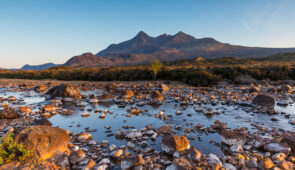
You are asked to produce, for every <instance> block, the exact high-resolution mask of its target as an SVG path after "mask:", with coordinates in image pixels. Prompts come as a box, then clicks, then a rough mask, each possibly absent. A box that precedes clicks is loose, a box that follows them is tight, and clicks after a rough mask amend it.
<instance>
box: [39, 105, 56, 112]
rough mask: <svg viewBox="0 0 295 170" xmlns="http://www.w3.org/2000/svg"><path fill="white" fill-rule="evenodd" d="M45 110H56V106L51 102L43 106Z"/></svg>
mask: <svg viewBox="0 0 295 170" xmlns="http://www.w3.org/2000/svg"><path fill="white" fill-rule="evenodd" d="M42 110H43V112H54V111H56V107H55V106H53V105H51V104H47V105H45V106H44V107H43V108H42Z"/></svg>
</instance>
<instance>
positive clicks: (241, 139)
mask: <svg viewBox="0 0 295 170" xmlns="http://www.w3.org/2000/svg"><path fill="white" fill-rule="evenodd" d="M221 141H222V142H223V143H225V144H227V145H244V143H245V141H246V136H245V134H244V133H241V132H240V131H234V130H225V129H224V130H222V131H221Z"/></svg>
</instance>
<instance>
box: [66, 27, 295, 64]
mask: <svg viewBox="0 0 295 170" xmlns="http://www.w3.org/2000/svg"><path fill="white" fill-rule="evenodd" d="M284 52H295V48H260V47H245V46H237V45H230V44H226V43H221V42H219V41H217V40H215V39H213V38H201V39H197V38H195V37H193V36H191V35H188V34H185V33H183V32H178V33H177V34H175V35H167V34H162V35H159V36H158V37H151V36H149V35H148V34H146V33H145V32H143V31H141V32H139V33H138V34H137V35H136V36H135V37H134V38H132V39H130V40H128V41H124V42H122V43H119V44H111V45H110V46H108V47H107V48H106V49H104V50H102V51H100V52H99V53H97V54H96V55H93V54H92V53H86V54H82V55H80V56H74V57H73V58H71V59H70V60H69V61H67V62H66V63H65V65H66V66H71V67H103V66H125V65H137V64H146V63H149V62H150V60H151V58H152V57H155V58H158V59H160V60H161V61H177V60H183V59H193V58H195V57H198V56H202V57H203V58H219V57H239V58H260V57H266V56H269V55H273V54H277V53H284Z"/></svg>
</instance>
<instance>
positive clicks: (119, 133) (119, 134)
mask: <svg viewBox="0 0 295 170" xmlns="http://www.w3.org/2000/svg"><path fill="white" fill-rule="evenodd" d="M126 134H127V133H126V132H124V131H123V130H121V129H117V132H116V138H117V139H124V138H125V136H126Z"/></svg>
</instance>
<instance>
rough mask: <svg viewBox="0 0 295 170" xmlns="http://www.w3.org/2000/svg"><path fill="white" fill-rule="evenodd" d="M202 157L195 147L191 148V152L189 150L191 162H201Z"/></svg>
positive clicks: (188, 156)
mask: <svg viewBox="0 0 295 170" xmlns="http://www.w3.org/2000/svg"><path fill="white" fill-rule="evenodd" d="M201 156H202V153H201V152H200V151H198V150H197V149H196V148H195V147H191V148H190V149H189V150H188V153H187V158H188V159H189V160H190V161H193V162H194V161H198V160H200V158H201Z"/></svg>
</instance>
